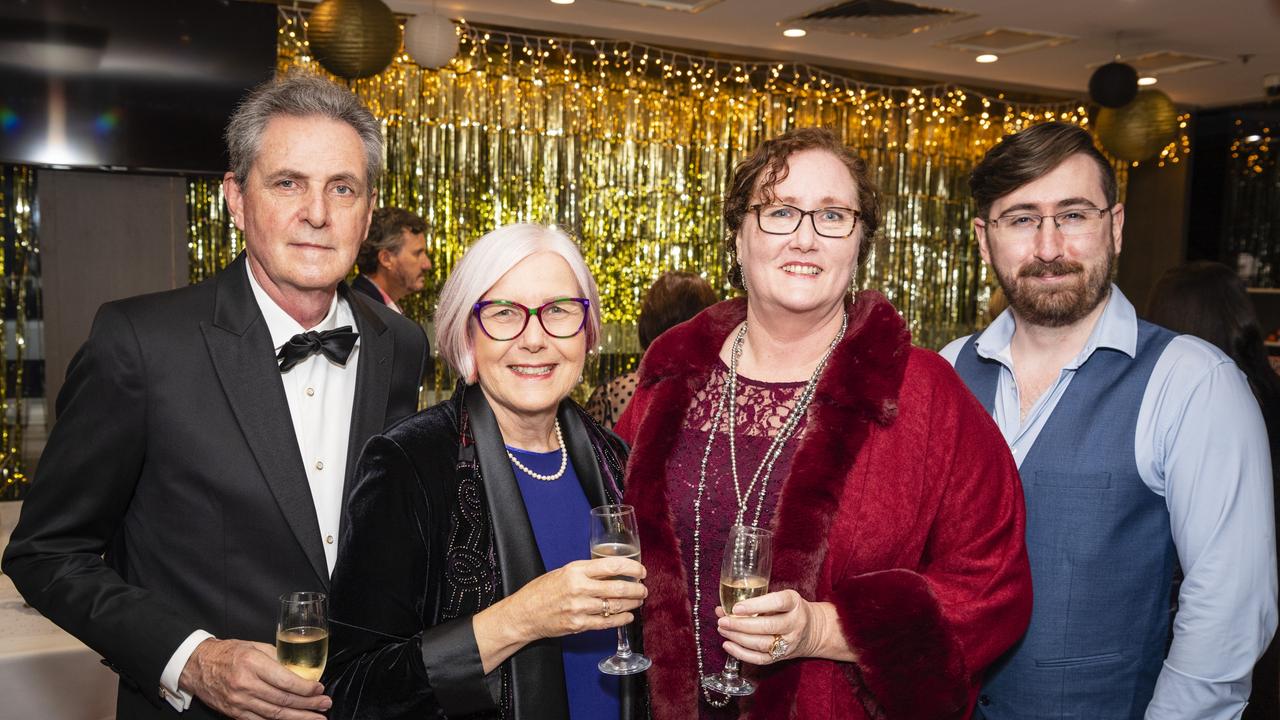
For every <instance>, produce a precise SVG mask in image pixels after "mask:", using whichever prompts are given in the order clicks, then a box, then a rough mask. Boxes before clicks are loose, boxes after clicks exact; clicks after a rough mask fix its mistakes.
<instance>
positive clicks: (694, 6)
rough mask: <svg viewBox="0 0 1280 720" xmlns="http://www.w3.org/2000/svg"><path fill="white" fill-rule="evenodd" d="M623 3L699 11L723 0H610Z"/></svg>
mask: <svg viewBox="0 0 1280 720" xmlns="http://www.w3.org/2000/svg"><path fill="white" fill-rule="evenodd" d="M609 1H610V2H616V3H622V4H623V5H639V6H640V7H651V8H662V9H663V10H679V11H680V12H687V13H698V12H702V11H703V10H706V9H707V8H709V7H711V6H712V5H717V4H719V3H720V2H722V1H723V0H609Z"/></svg>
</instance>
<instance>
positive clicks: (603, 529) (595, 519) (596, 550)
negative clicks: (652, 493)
mask: <svg viewBox="0 0 1280 720" xmlns="http://www.w3.org/2000/svg"><path fill="white" fill-rule="evenodd" d="M606 557H625V558H630V559H632V560H635V561H636V562H640V532H639V530H637V528H636V511H635V509H634V508H632V507H631V506H630V505H602V506H600V507H598V508H592V509H591V558H592V559H593V560H594V559H596V558H606ZM612 579H613V580H629V581H631V582H635V581H636V579H635V578H631V577H621V576H619V577H615V578H612ZM652 664H653V663H652V661H650V660H649V658H647V657H645V656H644V655H641V654H639V653H635V652H632V651H631V641H630V640H629V639H628V638H627V628H626V626H625V625H624V626H621V627H619V628H618V650H617V652H616V653H614V654H613V656H612V657H607V658H605V659H604V660H601V661H600V663H599V665H598V667H599V668H600V672H602V673H606V674H608V675H634V674H635V673H639V672H644V671H645V670H648V669H649V666H650V665H652Z"/></svg>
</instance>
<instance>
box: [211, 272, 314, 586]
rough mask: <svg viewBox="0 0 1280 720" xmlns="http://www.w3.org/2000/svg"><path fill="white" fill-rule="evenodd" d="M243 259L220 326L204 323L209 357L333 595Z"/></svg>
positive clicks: (224, 281) (225, 283)
mask: <svg viewBox="0 0 1280 720" xmlns="http://www.w3.org/2000/svg"><path fill="white" fill-rule="evenodd" d="M244 263H245V259H244V255H243V254H241V255H240V257H239V258H237V259H236V261H235V262H233V263H232V264H231V265H230V266H228V267H227V269H226V270H223V271H222V272H221V273H219V275H218V277H217V280H216V282H217V290H216V297H215V301H214V313H213V322H212V323H207V322H206V323H201V331H202V332H203V333H204V339H205V344H206V345H207V346H208V348H209V356H210V358H211V359H212V361H213V367H214V370H215V372H217V375H218V380H219V382H221V384H222V389H223V392H224V393H225V394H226V396H227V402H228V403H229V404H230V405H231V410H232V412H233V413H234V414H235V417H236V421H237V422H238V423H239V425H240V431H241V433H242V434H243V436H244V439H245V442H246V443H247V444H248V445H249V449H250V450H251V451H252V452H253V456H254V458H255V459H256V460H257V462H258V468H259V469H260V470H261V471H262V476H263V478H264V479H265V480H266V482H267V485H268V486H269V487H270V488H271V493H272V495H274V496H275V499H276V502H277V503H278V504H279V505H280V510H281V512H282V513H283V514H284V517H285V520H286V521H287V522H288V523H289V527H290V529H292V530H293V534H294V536H295V537H297V539H298V544H299V545H301V546H302V549H303V552H305V553H306V556H307V559H308V560H310V561H311V566H312V569H313V570H315V573H316V576H317V577H318V578H319V579H320V581H321V582H322V584H323V585H324V586H325V587H326V588H327V587H328V585H329V572H328V567H327V565H326V563H325V557H324V548H323V547H322V546H321V544H320V523H319V521H318V520H317V519H316V509H315V504H314V503H313V502H312V500H311V489H310V486H309V485H308V484H307V474H306V471H305V470H304V469H303V466H302V454H301V452H300V451H299V450H298V439H297V436H296V434H295V433H294V430H293V421H292V419H291V416H290V414H289V404H288V401H287V400H286V399H285V395H284V385H283V384H282V383H281V382H280V369H279V366H278V365H277V364H276V360H275V357H274V355H273V353H272V349H273V347H274V346H273V344H272V342H271V334H270V332H269V331H268V330H267V325H266V322H265V321H264V320H263V319H262V313H261V311H260V310H259V309H258V304H257V302H255V300H254V298H253V291H252V290H251V289H250V288H249V278H248V276H247V275H246V274H245V272H246V271H245V267H244Z"/></svg>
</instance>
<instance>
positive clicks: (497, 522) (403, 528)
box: [324, 383, 644, 720]
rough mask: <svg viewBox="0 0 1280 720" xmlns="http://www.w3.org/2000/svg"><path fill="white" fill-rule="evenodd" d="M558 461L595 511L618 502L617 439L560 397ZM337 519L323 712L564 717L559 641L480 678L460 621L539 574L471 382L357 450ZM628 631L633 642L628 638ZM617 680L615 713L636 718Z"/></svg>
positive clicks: (535, 646)
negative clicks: (563, 448) (565, 455)
mask: <svg viewBox="0 0 1280 720" xmlns="http://www.w3.org/2000/svg"><path fill="white" fill-rule="evenodd" d="M559 418H560V425H561V428H562V431H563V433H564V439H565V444H566V445H567V446H568V448H569V458H570V460H571V461H572V462H573V468H574V470H575V472H576V473H577V475H578V478H579V480H580V482H581V483H582V486H583V490H584V491H585V493H586V495H587V500H588V501H589V502H590V504H591V505H592V506H593V507H594V506H598V505H603V504H607V503H616V502H620V500H619V498H620V497H621V496H622V491H621V487H620V483H621V481H622V467H623V465H624V463H625V461H626V452H627V450H626V445H625V444H623V442H622V441H621V440H619V439H618V438H617V436H615V435H613V434H612V433H610V432H608V431H607V430H603V429H601V428H600V427H599V426H597V425H596V424H595V423H594V422H593V421H592V420H591V419H590V418H589V417H588V416H587V415H586V413H585V412H583V411H582V409H581V408H579V407H578V406H577V405H576V404H574V403H573V402H572V401H570V400H566V401H564V402H563V403H562V404H561V406H560V410H559ZM352 482H354V483H355V487H354V488H352V491H351V494H350V501H349V502H348V504H347V507H346V510H345V512H344V515H343V523H342V544H341V550H340V551H339V555H338V562H337V565H336V567H335V570H334V575H333V582H332V586H331V596H330V613H331V616H332V619H331V623H330V624H331V640H330V642H331V646H330V658H329V664H328V669H327V671H326V673H325V678H324V683H325V687H326V689H327V692H328V693H329V695H331V696H332V698H333V701H334V705H333V709H332V710H331V711H330V713H329V717H330V718H360V720H368V719H370V718H377V719H382V718H407V717H414V718H420V717H436V716H447V717H450V718H463V717H467V718H515V719H518V720H533V719H535V718H536V719H538V720H541V719H542V718H547V719H549V720H550V719H556V718H564V720H568V717H569V710H568V701H567V694H566V691H565V682H564V665H563V662H562V660H561V651H560V641H559V640H558V639H554V638H553V639H547V640H541V641H538V642H535V643H531V644H529V645H527V646H525V647H524V648H523V649H521V650H520V651H519V652H517V653H516V654H515V655H513V656H512V657H511V658H509V659H508V660H507V661H506V662H504V663H503V664H502V665H501V667H500V669H499V670H498V671H497V672H498V673H500V677H492V678H488V679H486V678H485V676H484V672H483V670H482V668H481V663H480V652H479V649H478V648H477V647H476V639H475V634H474V633H473V631H472V627H471V616H472V615H474V614H475V613H477V612H479V611H480V610H483V609H484V608H486V607H488V606H490V605H492V604H493V603H494V602H496V601H497V600H499V599H500V598H502V597H505V596H507V595H510V594H511V593H514V592H515V591H517V590H519V589H520V588H521V587H523V586H524V585H525V584H526V583H528V582H529V581H530V580H532V579H534V578H536V577H537V576H539V575H542V574H543V573H544V572H546V570H545V568H543V566H542V559H541V556H540V555H539V553H538V546H537V543H536V541H535V540H534V536H533V530H532V527H531V526H530V524H529V518H528V515H527V514H526V510H525V507H524V500H523V498H522V496H521V494H520V488H519V486H518V485H517V484H516V479H515V476H514V474H513V473H512V471H511V464H510V461H509V460H508V458H507V454H506V452H505V446H504V444H503V441H502V435H501V433H500V432H499V430H498V424H497V420H496V419H495V417H494V415H493V410H492V409H490V407H489V404H488V402H487V401H486V400H485V397H484V394H483V393H482V392H481V391H480V389H479V388H478V387H474V386H472V387H466V386H463V385H462V384H461V383H460V384H459V386H458V389H457V391H456V392H455V393H454V395H453V397H452V398H451V399H450V400H448V401H446V402H443V403H440V404H439V405H436V406H434V407H432V408H429V409H427V410H424V411H422V412H420V413H418V414H416V415H413V416H411V417H409V418H406V419H405V420H404V421H403V422H400V423H398V424H397V425H395V426H393V427H391V428H390V429H389V430H387V431H386V432H385V433H383V434H382V435H375V436H374V437H373V438H372V439H371V440H370V441H369V443H368V444H367V445H366V446H365V448H364V453H363V455H362V456H361V458H360V464H359V467H358V469H357V472H356V474H355V476H354V478H353V481H352ZM638 636H639V633H634V632H633V642H636V641H637V640H638V639H639V638H638ZM642 683H643V678H642V677H636V676H632V677H628V678H623V683H622V707H623V710H622V718H623V719H624V720H625V719H628V718H635V717H640V716H642V715H643V712H644V711H643V707H642V706H643V705H644V702H643V696H644V689H643V687H642Z"/></svg>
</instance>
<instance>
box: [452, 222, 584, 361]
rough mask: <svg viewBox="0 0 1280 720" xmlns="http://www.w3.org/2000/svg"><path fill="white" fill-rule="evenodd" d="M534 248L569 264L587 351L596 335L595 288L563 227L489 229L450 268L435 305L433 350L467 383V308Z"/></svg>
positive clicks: (471, 349)
mask: <svg viewBox="0 0 1280 720" xmlns="http://www.w3.org/2000/svg"><path fill="white" fill-rule="evenodd" d="M539 252H553V253H555V254H557V255H559V256H560V257H562V258H564V261H565V262H566V263H568V264H569V271H570V272H572V273H573V277H574V279H575V280H577V281H578V288H579V289H580V290H581V291H582V296H583V297H585V298H586V299H587V301H588V304H587V305H588V306H587V322H586V328H585V331H586V334H587V350H591V348H593V347H595V345H596V342H597V341H598V339H599V337H600V292H599V291H598V290H597V289H596V281H595V278H594V277H592V276H591V270H590V269H588V268H587V263H586V262H584V261H583V259H582V253H581V252H579V251H578V246H577V245H576V244H574V242H573V239H572V238H570V237H569V236H568V235H566V234H565V232H564V231H563V230H560V229H559V228H556V227H550V226H546V225H535V224H530V223H522V224H516V225H504V226H502V227H500V228H497V229H496V230H492V231H490V232H489V233H488V234H486V235H485V236H484V237H482V238H480V239H479V240H477V241H476V242H475V244H474V245H472V246H471V247H470V248H469V249H468V250H467V252H466V253H465V254H464V255H463V256H462V259H461V260H459V261H458V264H457V265H455V266H454V267H453V271H452V272H450V273H449V279H448V280H445V283H444V287H443V288H441V290H440V304H439V305H438V306H437V307H436V316H435V322H436V349H437V350H439V352H440V357H442V358H444V360H445V362H447V363H449V366H450V367H452V368H453V370H454V372H456V373H458V374H459V375H461V376H462V378H463V379H464V380H465V381H466V382H468V383H472V382H475V379H476V357H475V345H473V344H472V341H471V333H472V332H474V328H473V327H472V323H471V309H472V307H473V306H474V305H475V304H476V303H477V302H479V301H480V298H482V297H484V294H485V293H486V292H488V291H489V288H491V287H493V286H494V285H496V284H497V283H498V281H499V280H501V279H502V276H503V275H506V274H507V271H508V270H510V269H511V268H513V267H515V266H516V265H519V264H520V262H521V261H522V260H524V259H525V258H527V257H529V256H530V255H533V254H534V253H539Z"/></svg>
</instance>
